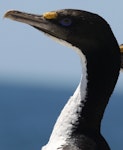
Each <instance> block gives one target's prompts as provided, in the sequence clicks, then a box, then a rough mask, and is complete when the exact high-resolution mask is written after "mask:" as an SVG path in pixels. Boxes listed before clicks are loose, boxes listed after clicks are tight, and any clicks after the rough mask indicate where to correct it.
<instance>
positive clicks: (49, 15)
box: [43, 11, 58, 19]
mask: <svg viewBox="0 0 123 150" xmlns="http://www.w3.org/2000/svg"><path fill="white" fill-rule="evenodd" d="M57 16H58V14H57V12H55V11H51V12H46V13H44V14H43V17H44V18H45V19H56V18H57Z"/></svg>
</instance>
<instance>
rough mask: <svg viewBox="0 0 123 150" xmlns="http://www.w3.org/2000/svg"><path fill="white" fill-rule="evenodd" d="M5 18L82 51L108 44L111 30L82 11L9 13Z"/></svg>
mask: <svg viewBox="0 0 123 150" xmlns="http://www.w3.org/2000/svg"><path fill="white" fill-rule="evenodd" d="M5 17H7V18H10V19H13V20H16V21H19V22H23V23H26V24H29V25H31V26H33V27H35V28H37V29H38V30H40V31H42V32H44V33H46V34H48V35H50V36H52V37H54V38H56V39H58V40H61V41H65V42H67V43H69V44H71V45H72V46H75V47H78V48H80V49H82V48H83V49H86V48H87V47H89V48H90V47H98V46H99V45H98V44H100V43H103V42H104V41H105V42H107V40H106V38H107V39H108V37H109V36H110V32H107V30H109V29H110V27H109V25H108V24H107V22H106V21H105V20H104V19H103V18H101V17H100V16H98V15H96V14H93V13H89V12H86V11H82V10H74V9H62V10H58V11H51V12H47V13H44V14H43V15H34V14H28V13H24V12H19V11H13V10H12V11H8V12H7V13H6V14H5ZM102 41H103V42H102Z"/></svg>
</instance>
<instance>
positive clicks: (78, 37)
mask: <svg viewBox="0 0 123 150" xmlns="http://www.w3.org/2000/svg"><path fill="white" fill-rule="evenodd" d="M5 17H7V18H10V19H13V20H16V21H20V22H23V23H26V24H29V25H31V26H33V27H34V28H36V29H38V30H40V31H42V32H44V33H46V34H47V35H48V36H50V37H52V38H53V39H56V40H57V41H59V42H60V43H63V44H67V45H69V46H71V47H72V48H73V49H74V50H75V51H76V52H77V53H78V54H79V56H80V59H81V62H82V72H83V76H82V79H81V81H80V83H79V85H78V87H77V89H76V91H75V93H74V94H73V96H72V97H70V99H69V100H68V102H67V104H66V105H65V107H64V108H63V110H62V112H61V114H60V116H59V117H58V119H57V122H56V124H55V126H54V129H53V132H52V134H51V137H50V139H49V142H48V144H47V145H46V146H44V147H43V148H42V150H110V147H109V145H108V144H107V142H106V140H105V139H104V138H103V136H102V135H101V132H100V128H101V120H102V118H103V114H104V111H105V108H106V105H107V103H108V101H109V98H110V96H111V94H112V92H113V90H114V87H115V84H116V82H117V79H118V76H119V71H120V66H121V61H120V59H121V56H120V48H119V46H118V43H117V41H116V39H115V37H114V34H113V33H112V30H111V28H110V26H109V25H108V23H107V22H106V21H105V20H104V19H103V18H102V17H100V16H99V15H97V14H93V13H90V12H86V11H82V10H74V9H63V10H58V11H51V12H47V13H44V14H43V15H35V14H28V13H24V12H19V11H15V10H12V11H8V12H7V13H6V14H5Z"/></svg>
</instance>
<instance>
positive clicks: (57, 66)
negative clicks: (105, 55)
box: [0, 0, 123, 86]
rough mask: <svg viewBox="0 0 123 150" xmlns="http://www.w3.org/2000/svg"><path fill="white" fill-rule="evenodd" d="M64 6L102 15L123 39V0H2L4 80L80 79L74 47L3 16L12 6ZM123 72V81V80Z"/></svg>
mask: <svg viewBox="0 0 123 150" xmlns="http://www.w3.org/2000/svg"><path fill="white" fill-rule="evenodd" d="M62 8H74V9H82V10H86V11H91V12H93V13H97V14H99V15H101V16H102V17H103V18H105V19H106V20H107V21H108V23H109V24H110V26H111V28H112V30H113V32H114V34H115V36H116V38H117V41H118V43H119V44H121V43H123V15H122V10H123V1H122V0H114V1H112V2H111V1H107V0H103V1H99V0H95V1H89V0H86V1H85V0H77V1H75V2H74V1H72V0H67V1H66V0H59V1H58V0H52V1H51V0H50V1H49V0H45V1H39V0H38V1H33V0H26V1H25V0H21V1H14V0H11V1H8V0H1V2H0V80H2V81H8V82H11V81H12V82H14V81H17V82H18V81H21V82H25V81H26V82H34V83H41V82H45V83H46V82H49V83H50V82H52V81H53V82H54V81H55V83H56V84H57V83H58V82H60V81H68V80H69V81H72V82H74V81H77V82H78V81H79V80H80V74H81V65H80V60H79V56H78V55H77V54H76V53H75V52H74V51H73V50H71V49H69V48H67V47H64V46H62V45H59V44H58V43H56V42H54V41H52V40H51V39H49V38H48V37H46V36H44V35H43V34H42V33H40V32H39V31H38V30H36V29H34V28H32V27H30V26H28V25H25V24H22V23H18V22H14V21H11V20H8V19H3V15H4V13H5V12H6V11H7V10H10V9H16V10H21V11H25V12H30V13H36V14H42V13H44V12H47V11H51V10H57V9H62ZM122 76H123V75H122V74H121V76H120V80H119V85H120V83H122V81H123V77H122ZM120 86H121V85H120Z"/></svg>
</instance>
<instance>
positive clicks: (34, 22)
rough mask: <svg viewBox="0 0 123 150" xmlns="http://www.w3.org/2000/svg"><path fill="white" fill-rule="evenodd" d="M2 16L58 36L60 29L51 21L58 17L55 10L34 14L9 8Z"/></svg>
mask: <svg viewBox="0 0 123 150" xmlns="http://www.w3.org/2000/svg"><path fill="white" fill-rule="evenodd" d="M4 17H5V18H9V19H12V20H15V21H19V22H22V23H26V24H28V25H31V26H33V27H35V28H37V29H39V30H41V31H43V32H44V33H47V34H49V35H51V36H54V37H57V36H58V33H59V30H60V29H59V27H58V26H57V25H55V24H54V23H52V21H51V20H55V19H57V17H58V14H57V12H55V11H52V12H47V13H44V14H43V15H35V14H29V13H25V12H20V11H16V10H11V11H8V12H6V13H5V15H4ZM63 32H64V31H63Z"/></svg>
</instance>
